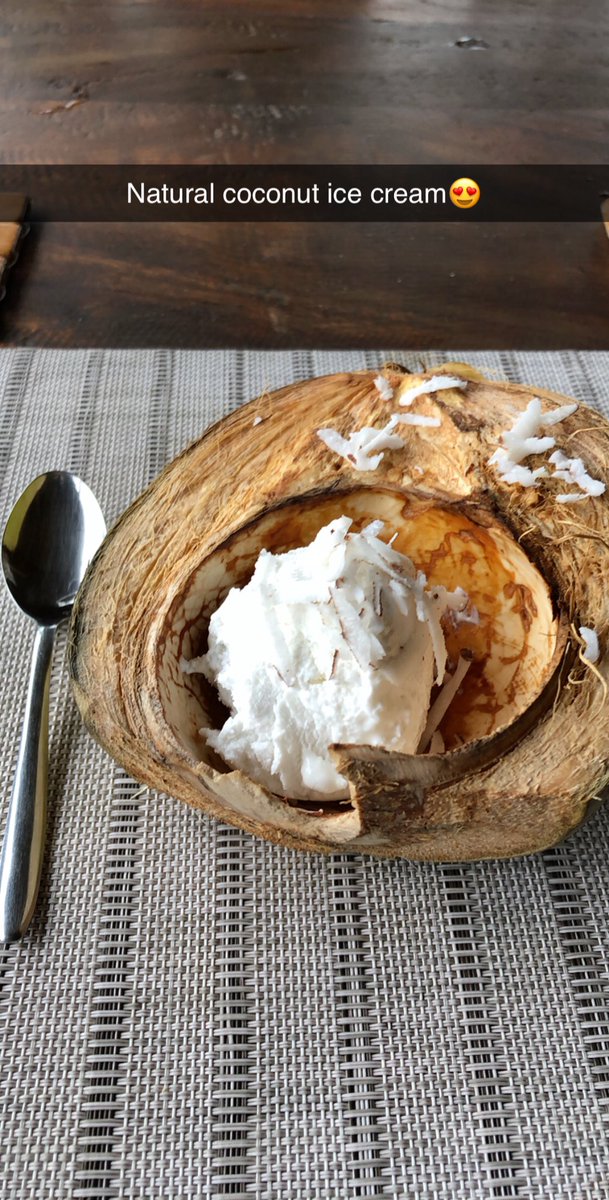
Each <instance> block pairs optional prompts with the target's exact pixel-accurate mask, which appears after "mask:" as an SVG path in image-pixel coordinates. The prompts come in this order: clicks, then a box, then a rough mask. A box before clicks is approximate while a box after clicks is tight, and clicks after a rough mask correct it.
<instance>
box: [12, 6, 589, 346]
mask: <svg viewBox="0 0 609 1200" xmlns="http://www.w3.org/2000/svg"><path fill="white" fill-rule="evenodd" d="M605 26H606V9H605V4H604V0H589V2H588V4H586V5H585V6H573V4H572V2H571V0H555V2H554V3H553V4H552V5H551V6H548V7H544V6H538V5H535V4H533V3H529V2H526V3H525V2H523V0H505V3H504V4H503V5H502V6H501V7H500V8H499V6H496V8H495V11H494V12H493V11H491V10H490V8H489V6H488V5H484V4H482V3H476V2H474V3H472V0H431V2H425V0H418V2H417V0H414V3H408V4H404V3H403V2H402V0H324V3H323V5H322V4H321V3H320V0H291V2H289V3H288V2H285V0H284V2H283V3H280V2H279V0H266V2H264V3H252V2H251V0H242V2H241V3H230V2H224V3H222V2H221V0H216V2H215V3H205V2H204V0H174V2H173V3H172V4H171V5H168V4H167V3H164V2H163V3H161V0H107V2H106V3H105V4H104V5H100V4H99V3H98V2H97V0H96V2H95V3H93V2H92V0H79V3H78V4H75V3H70V2H69V0H63V2H61V0H58V3H57V4H55V5H53V6H52V7H51V8H49V6H48V4H46V3H44V0H31V3H30V4H28V5H24V4H22V3H19V4H18V3H16V2H15V0H7V2H6V3H5V4H4V5H3V11H2V15H1V16H0V34H1V35H2V37H3V44H4V47H5V50H7V51H8V53H5V55H4V61H3V70H2V81H1V83H0V122H1V128H2V141H1V144H0V153H1V156H2V159H3V161H4V162H47V163H50V162H62V163H70V162H72V163H92V162H123V163H124V162H139V163H142V162H154V163H172V162H193V163H194V162H227V163H248V162H259V163H265V162H267V163H272V162H285V163H297V162H315V161H318V162H323V163H333V162H343V163H344V162H351V163H364V162H418V163H425V162H429V163H433V162H454V163H458V162H460V161H463V162H470V163H471V162H476V161H478V162H546V163H551V162H572V163H577V162H580V163H581V162H584V163H585V162H590V163H592V162H595V163H600V162H603V160H604V159H606V158H607V150H606V147H607V140H608V134H609V119H608V92H609V89H608V88H607V79H608V78H609V40H608V39H607V38H606V37H603V36H601V32H602V29H603V28H604V27H605ZM463 37H474V38H476V39H478V40H481V41H483V42H484V43H486V45H485V46H484V47H481V48H469V49H468V48H465V47H462V46H461V47H460V46H458V45H457V44H456V43H457V42H458V41H459V39H461V38H463ZM0 315H1V320H2V336H3V339H4V340H5V342H8V343H10V344H45V345H56V346H82V345H114V346H132V345H137V346H151V345H166V346H212V345H216V346H217V345H227V346H235V345H250V346H296V345H303V344H309V345H317V346H331V345H335V346H343V347H348V346H361V345H370V346H372V345H388V344H395V345H400V346H403V345H412V346H420V347H428V346H430V345H433V344H436V345H443V346H446V347H458V346H471V347H473V346H478V347H489V346H495V347H509V346H515V345H520V346H529V347H547V348H550V347H561V346H563V347H564V346H572V345H577V346H579V347H604V348H606V347H608V346H609V332H608V331H609V321H608V317H609V242H608V241H607V238H606V236H605V233H604V231H603V226H602V224H601V222H600V217H599V222H598V225H597V226H593V225H584V224H582V225H575V224H572V225H568V226H557V225H545V226H544V225H535V226H529V225H511V226H492V225H481V224H478V225H471V226H468V227H467V228H466V227H464V226H463V224H462V223H459V222H455V223H454V224H452V223H451V224H445V225H434V224H427V225H423V224H417V225H390V224H382V223H381V224H369V225H360V224H357V225H353V224H352V225H326V224H323V225H312V224H310V225H302V224H301V225H279V224H278V225H273V226H271V225H258V224H248V225H246V224H243V225H226V224H217V225H194V224H192V225H190V224H189V225H184V224H182V225H177V224H176V225H170V224H163V225H142V224H130V225H111V224H104V225H96V224H86V225H85V224H69V225H58V224H57V225H44V226H43V225H41V226H36V227H34V228H33V229H32V232H31V234H30V237H29V238H28V239H27V240H26V241H25V242H24V243H23V246H22V251H21V255H20V258H19V261H18V263H17V265H16V267H15V268H14V269H13V272H12V274H11V276H10V279H9V286H8V293H7V297H6V300H5V301H4V303H3V305H2V309H1V314H0Z"/></svg>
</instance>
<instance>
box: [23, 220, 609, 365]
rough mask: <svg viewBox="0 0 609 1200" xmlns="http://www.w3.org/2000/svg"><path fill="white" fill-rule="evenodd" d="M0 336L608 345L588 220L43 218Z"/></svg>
mask: <svg viewBox="0 0 609 1200" xmlns="http://www.w3.org/2000/svg"><path fill="white" fill-rule="evenodd" d="M10 289H11V304H10V306H8V305H4V306H3V308H2V309H1V310H0V321H2V320H3V321H4V326H3V327H2V326H1V325H0V331H1V332H2V334H3V336H4V338H5V340H8V341H10V342H12V343H15V344H26V345H27V344H37V345H49V344H50V345H57V346H70V345H74V346H87V345H96V346H103V345H115V346H158V345H164V346H184V347H196V346H223V345H226V346H299V345H310V346H343V347H351V346H374V345H383V346H387V344H393V345H395V346H400V347H403V346H412V347H415V346H420V347H427V346H434V345H435V346H445V347H447V348H459V347H460V348H463V347H469V348H475V347H479V348H484V347H489V348H490V347H497V348H499V347H504V348H507V347H514V346H520V347H530V348H534V347H537V348H559V347H565V346H574V345H577V346H580V347H581V348H593V347H596V348H607V346H608V337H607V330H608V327H609V243H608V242H607V238H606V236H605V232H604V228H603V225H602V222H601V221H600V220H599V223H598V226H595V227H591V226H589V225H583V224H582V225H574V224H572V225H566V226H562V225H546V226H529V225H517V226H516V225H514V226H512V227H511V228H510V230H509V236H508V235H506V231H505V228H496V227H494V226H491V225H486V226H478V227H476V226H470V227H469V228H466V227H464V226H462V225H452V224H450V225H443V226H438V225H408V226H400V227H397V226H390V225H375V224H371V225H306V226H302V225H300V226H295V225H277V226H269V225H217V226H213V225H185V224H181V225H147V226H145V225H129V226H126V225H105V226H98V225H54V226H42V227H38V228H37V229H34V230H33V231H32V233H31V234H30V237H29V238H28V239H27V241H26V243H25V244H24V249H23V252H22V255H21V257H20V261H19V264H18V269H17V270H15V271H14V272H13V274H12V277H11V282H10Z"/></svg>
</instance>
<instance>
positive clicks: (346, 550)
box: [183, 517, 467, 800]
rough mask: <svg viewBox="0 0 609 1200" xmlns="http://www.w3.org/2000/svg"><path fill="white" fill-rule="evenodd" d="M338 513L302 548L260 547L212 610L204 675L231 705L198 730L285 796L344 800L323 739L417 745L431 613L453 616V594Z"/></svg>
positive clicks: (433, 671)
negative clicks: (212, 725)
mask: <svg viewBox="0 0 609 1200" xmlns="http://www.w3.org/2000/svg"><path fill="white" fill-rule="evenodd" d="M351 524H352V522H351V520H350V519H349V518H348V517H341V518H340V519H337V520H335V521H332V522H331V523H330V524H329V525H326V526H325V527H324V528H323V529H321V530H320V532H319V533H318V534H317V537H316V538H315V539H314V540H313V541H312V542H311V543H310V544H309V545H308V546H303V547H299V548H298V549H295V550H290V551H288V552H287V553H284V554H272V553H270V552H268V551H266V550H262V551H261V553H260V556H259V558H258V560H257V563H256V567H255V570H254V574H253V576H252V578H251V580H250V581H249V583H248V584H247V585H246V586H245V587H243V588H232V589H231V591H230V592H229V593H228V595H227V596H226V599H225V600H224V601H223V603H222V604H221V605H220V606H219V607H218V608H217V610H216V611H215V612H214V613H213V614H212V617H211V620H210V626H209V640H208V651H207V653H206V654H205V655H203V656H201V657H200V658H197V659H193V660H192V661H191V662H190V663H184V664H183V666H184V670H186V671H187V672H194V671H201V672H203V673H204V674H205V676H206V677H207V678H208V679H209V680H210V682H212V683H213V684H214V685H215V687H216V688H217V690H218V693H219V696H220V698H221V700H222V701H223V703H224V704H225V705H226V707H227V708H228V709H229V710H230V714H231V715H230V716H229V717H228V719H227V721H226V723H225V724H224V726H223V727H222V729H220V730H214V729H205V730H203V731H202V732H203V733H204V735H205V737H206V738H207V741H208V742H209V744H210V745H211V746H212V747H213V748H214V750H216V751H217V752H218V753H219V754H221V755H222V757H223V758H224V759H225V761H226V762H228V763H229V764H230V765H231V766H233V767H236V768H239V769H241V770H242V771H244V772H246V773H247V774H248V775H249V776H250V778H252V779H256V780H257V781H258V782H260V783H262V784H264V785H265V786H266V787H268V788H269V789H270V790H271V791H273V792H276V793H279V794H283V795H287V796H290V797H293V798H295V799H306V800H316V799H320V800H321V799H324V800H327V799H337V798H342V797H347V796H348V794H349V793H348V788H347V784H346V780H345V779H344V778H343V777H342V776H341V775H340V774H339V773H338V771H337V769H336V766H335V765H334V762H333V759H332V755H331V753H330V750H329V747H330V746H331V745H332V744H333V743H343V744H345V743H346V744H353V743H355V744H365V745H372V746H383V747H385V748H386V749H388V750H397V751H402V752H403V753H406V754H414V753H416V752H417V749H418V748H419V746H420V742H421V737H422V735H423V732H424V731H425V729H426V726H427V718H428V711H429V707H430V699H431V694H432V688H433V686H434V683H439V684H441V683H442V682H443V679H444V674H445V669H446V646H445V642H444V636H443V633H442V627H441V624H440V616H441V614H442V612H443V611H445V610H446V609H447V608H453V609H454V610H457V611H462V610H463V609H464V608H465V606H466V604H467V595H466V593H465V592H464V591H463V590H462V589H457V591H455V592H448V591H446V589H445V588H437V587H436V588H434V589H431V590H430V589H428V588H427V586H426V585H427V580H426V577H425V575H423V574H422V573H420V572H418V573H417V571H416V570H415V567H414V566H413V563H412V562H411V561H410V559H409V558H407V557H406V556H405V555H403V554H399V553H398V552H397V551H395V550H394V549H392V547H391V545H388V544H387V543H386V542H384V541H383V540H382V539H381V538H380V537H379V534H380V533H381V531H382V522H380V521H379V522H373V523H372V524H370V525H368V526H367V527H366V528H365V529H364V530H363V531H362V532H361V533H357V532H350V528H351Z"/></svg>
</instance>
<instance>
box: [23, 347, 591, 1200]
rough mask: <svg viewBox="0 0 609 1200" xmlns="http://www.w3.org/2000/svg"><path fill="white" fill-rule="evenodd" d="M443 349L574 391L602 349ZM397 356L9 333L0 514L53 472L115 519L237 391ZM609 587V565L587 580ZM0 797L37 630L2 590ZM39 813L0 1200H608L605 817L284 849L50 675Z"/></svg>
mask: <svg viewBox="0 0 609 1200" xmlns="http://www.w3.org/2000/svg"><path fill="white" fill-rule="evenodd" d="M449 357H451V358H457V357H463V358H466V359H468V360H469V361H472V362H474V363H475V364H476V365H479V366H481V367H482V369H484V370H487V371H488V373H489V374H492V375H495V376H497V377H500V378H508V379H521V380H523V381H526V382H528V383H531V384H538V385H539V386H547V387H550V388H555V389H557V390H558V391H563V392H566V393H568V394H570V395H574V396H575V397H577V398H578V399H581V400H587V401H589V402H592V403H596V404H597V405H598V406H599V407H600V408H601V409H602V410H603V411H604V412H605V414H606V415H608V416H609V354H600V353H599V354H595V353H593V354H586V355H581V354H576V353H565V354H514V353H502V354H490V353H489V354H472V353H470V352H467V351H464V352H463V353H462V354H461V355H454V354H453V355H451V356H449V355H444V354H431V353H426V354H425V355H424V360H425V362H426V363H427V364H429V365H432V364H433V363H434V362H437V361H439V360H442V359H447V358H449ZM387 358H391V359H397V360H400V361H402V362H404V363H405V364H406V365H410V366H411V367H414V368H416V367H418V365H419V363H420V358H421V356H419V355H418V354H414V353H411V352H408V353H404V352H400V351H399V350H397V351H396V350H388V351H387V352H386V353H382V352H376V351H375V352H373V353H372V352H371V353H366V354H364V353H357V352H356V353H352V354H348V353H313V352H309V351H303V352H286V353H254V352H241V351H232V352H226V353H225V352H220V351H212V352H171V351H166V350H159V351H150V352H149V351H121V352H117V351H101V350H94V351H90V352H87V351H45V350H22V349H18V350H4V351H2V352H1V353H0V396H1V402H0V464H1V473H0V488H1V492H0V516H1V517H2V518H3V519H5V518H6V516H7V515H8V513H9V511H10V508H11V507H12V504H13V502H14V500H15V499H16V497H17V496H18V494H19V493H20V491H21V490H22V488H23V487H24V486H25V485H26V484H27V483H28V482H29V481H30V479H32V478H33V477H34V476H35V475H37V474H38V473H40V472H41V471H43V470H47V469H50V468H54V467H55V468H56V467H64V468H69V469H72V470H74V471H76V472H77V473H78V474H80V475H81V476H82V477H83V478H84V479H85V480H86V481H87V482H88V483H89V484H90V485H91V487H92V488H93V489H94V491H95V492H96V494H97V495H98V497H99V499H100V502H101V504H102V507H103V509H104V512H105V514H106V517H107V519H108V521H112V520H114V518H115V517H117V516H118V515H119V513H120V512H121V511H122V510H123V509H124V508H125V507H126V505H127V504H128V503H129V502H130V501H131V500H132V499H133V498H134V497H135V496H136V495H137V493H138V492H139V491H141V489H142V488H143V487H144V486H145V485H146V484H147V483H148V482H149V481H150V480H151V479H152V478H153V477H154V476H155V475H156V474H157V473H158V471H159V470H160V469H161V467H162V466H163V465H164V463H165V462H167V461H168V460H169V459H171V458H172V457H173V456H174V455H175V454H176V453H177V452H178V451H179V450H181V449H182V448H183V447H184V446H185V445H186V443H187V442H188V441H189V440H190V439H192V438H193V437H195V436H196V435H198V434H199V433H201V431H202V430H203V429H204V428H205V426H206V425H207V424H208V423H209V422H211V421H213V420H216V419H217V418H218V417H220V416H222V415H223V414H225V413H227V412H229V410H230V409H232V408H233V407H234V406H236V405H238V404H240V403H242V402H244V401H245V400H247V399H249V398H251V397H253V396H255V395H257V394H258V393H259V392H260V391H261V390H262V389H263V388H269V389H272V388H274V387H277V386H279V385H281V384H284V383H288V382H290V381H292V380H294V379H299V378H305V377H307V376H309V375H311V374H323V373H325V372H327V371H333V370H340V369H345V368H359V367H363V366H367V367H376V366H379V365H380V364H381V363H382V362H383V361H384V360H385V359H387ZM608 585H609V581H608ZM0 629H1V632H0V657H1V667H2V669H1V670H0V724H1V734H2V736H1V738H0V763H1V768H2V771H1V776H2V779H3V781H4V782H3V792H4V796H3V801H4V805H3V810H4V812H5V810H6V803H7V801H8V795H9V792H10V785H11V781H12V776H13V771H14V765H15V759H16V750H17V742H18V737H19V731H20V725H21V716H22V711H23V704H24V696H25V687H26V679H27V673H28V668H29V657H30V649H31V644H32V628H31V627H30V626H29V623H28V622H27V620H26V619H25V618H24V617H22V616H21V615H20V614H19V612H18V611H17V610H16V608H15V607H14V605H13V604H12V602H11V601H10V599H9V598H8V594H7V593H4V595H2V596H1V597H0ZM50 738H51V740H50V754H51V760H50V761H51V766H50V797H49V802H50V821H49V833H48V844H47V854H46V859H45V867H44V874H43V880H42V888H41V896H40V902H39V906H38V910H37V913H36V916H35V918H34V921H33V924H32V926H31V929H30V932H29V934H28V935H27V937H26V939H25V940H24V941H23V943H21V944H19V945H15V946H11V947H8V948H2V947H0V1028H1V1050H0V1055H1V1067H0V1108H1V1120H2V1132H1V1137H0V1147H1V1149H0V1157H1V1168H0V1198H1V1200H9V1198H10V1200H17V1198H19V1200H20V1198H23V1200H26V1198H27V1200H34V1198H35V1200H38V1198H40V1200H43V1198H44V1200H64V1198H70V1200H71V1198H72V1197H74V1198H76V1197H83V1198H84V1197H87V1198H89V1200H94V1198H95V1197H98V1198H99V1200H102V1198H103V1200H106V1198H113V1197H121V1198H124V1200H136V1198H137V1200H140V1198H142V1197H162V1198H163V1200H178V1198H180V1200H181V1198H185V1200H191V1198H195V1197H197V1198H205V1200H224V1198H226V1197H231V1198H233V1200H236V1198H238V1197H242V1198H244V1200H245V1197H255V1198H257V1200H355V1198H356V1197H357V1198H360V1197H387V1198H389V1197H392V1198H393V1197H414V1198H416V1200H418V1198H419V1197H420V1198H432V1197H433V1200H440V1198H442V1200H444V1198H446V1200H448V1198H450V1200H461V1198H462V1200H471V1198H478V1197H480V1198H482V1197H484V1198H485V1200H487V1198H491V1200H494V1198H496V1197H523V1198H527V1200H528V1198H529V1197H532V1198H535V1200H536V1198H538V1197H544V1198H545V1197H549V1198H551V1200H562V1198H565V1197H568V1198H569V1200H599V1198H604V1197H609V1138H608V1131H609V1112H608V1104H609V937H608V934H609V905H608V882H609V813H608V812H607V811H603V810H601V812H600V813H599V814H598V815H597V816H596V817H595V819H594V820H593V821H591V822H590V824H589V825H587V826H586V827H585V828H584V829H582V830H581V831H580V832H579V833H578V834H577V835H576V836H575V837H573V838H572V839H571V840H570V841H569V842H567V843H566V844H565V845H564V846H563V847H560V848H559V849H556V850H552V851H549V852H547V853H545V854H541V855H538V856H535V857H532V858H529V859H522V860H518V861H513V862H504V863H497V862H491V863H484V864H474V865H465V866H462V865H443V866H434V865H412V864H409V863H406V862H393V863H386V862H376V861H374V860H372V859H369V858H363V857H359V858H348V857H344V856H336V857H333V858H329V859H325V858H321V857H317V856H312V855H304V854H299V853H296V852H293V851H290V850H285V849H279V848H277V847H275V846H271V845H267V844H265V843H264V842H262V841H256V840H254V839H253V838H251V837H249V836H248V835H246V834H244V833H241V832H240V831H238V830H234V829H231V828H228V827H226V826H223V825H220V824H218V823H217V822H214V821H212V820H211V819H208V818H206V817H205V816H203V815H201V814H199V813H196V812H194V811H190V810H189V809H188V808H187V807H186V806H184V805H182V804H180V803H179V802H178V801H175V800H172V799H170V798H168V797H166V796H164V795H161V794H158V793H155V792H153V791H151V790H149V789H147V788H142V787H141V786H140V785H139V784H138V783H136V782H134V781H133V780H131V779H130V778H128V777H127V776H126V775H125V773H124V772H123V771H122V770H121V769H119V768H118V767H117V766H116V765H115V764H114V763H113V762H112V761H111V760H110V758H109V757H108V756H107V755H106V754H105V753H104V752H103V751H102V750H101V749H100V748H99V747H98V746H97V745H95V744H94V743H93V741H92V740H91V739H90V737H89V736H88V734H87V733H86V731H85V730H84V728H83V726H82V725H81V722H80V720H79V717H78V715H77V712H76V709H75V705H74V702H73V700H72V698H71V695H70V691H69V687H68V683H67V678H66V673H65V632H63V633H62V634H61V636H60V641H59V646H58V652H57V654H56V657H55V662H54V668H53V682H52V696H51V735H50Z"/></svg>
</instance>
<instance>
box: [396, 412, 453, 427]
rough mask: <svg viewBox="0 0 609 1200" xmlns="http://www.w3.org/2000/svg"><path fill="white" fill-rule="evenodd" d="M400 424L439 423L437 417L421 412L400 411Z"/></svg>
mask: <svg viewBox="0 0 609 1200" xmlns="http://www.w3.org/2000/svg"><path fill="white" fill-rule="evenodd" d="M399 420H400V424H401V425H435V426H438V425H441V424H442V422H441V420H440V418H439V417H425V416H424V415H423V413H400V414H399Z"/></svg>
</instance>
